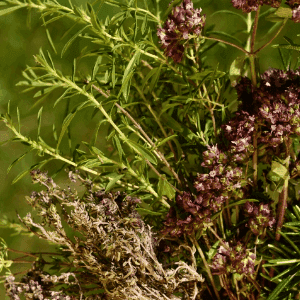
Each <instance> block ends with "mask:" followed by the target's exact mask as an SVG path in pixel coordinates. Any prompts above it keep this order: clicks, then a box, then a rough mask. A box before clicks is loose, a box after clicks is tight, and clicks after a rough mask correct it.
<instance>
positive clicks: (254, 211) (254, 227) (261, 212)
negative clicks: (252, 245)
mask: <svg viewBox="0 0 300 300" xmlns="http://www.w3.org/2000/svg"><path fill="white" fill-rule="evenodd" d="M244 208H245V213H246V216H247V217H249V221H248V224H247V225H246V226H247V227H249V228H250V230H251V231H252V232H253V233H254V234H255V235H263V234H264V231H265V229H266V228H267V227H270V228H272V227H273V225H274V224H275V223H276V220H275V218H274V217H273V216H272V211H271V209H270V206H269V204H264V203H259V205H255V204H254V203H252V202H249V201H247V202H246V203H245V207H244Z"/></svg>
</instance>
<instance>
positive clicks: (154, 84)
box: [149, 64, 163, 93]
mask: <svg viewBox="0 0 300 300" xmlns="http://www.w3.org/2000/svg"><path fill="white" fill-rule="evenodd" d="M162 66H163V64H160V66H159V67H158V69H157V72H155V73H154V76H152V80H151V83H150V85H149V93H151V92H152V91H153V89H154V88H155V87H156V85H157V83H158V79H159V76H160V72H161V69H162Z"/></svg>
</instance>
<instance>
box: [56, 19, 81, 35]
mask: <svg viewBox="0 0 300 300" xmlns="http://www.w3.org/2000/svg"><path fill="white" fill-rule="evenodd" d="M79 21H80V18H77V20H76V22H74V24H73V25H72V26H71V27H70V28H69V29H68V30H67V31H66V32H65V33H64V34H63V36H62V37H61V38H60V40H63V39H64V37H65V36H67V35H68V34H69V33H70V32H71V30H72V29H73V28H74V27H75V26H76V25H77V23H79Z"/></svg>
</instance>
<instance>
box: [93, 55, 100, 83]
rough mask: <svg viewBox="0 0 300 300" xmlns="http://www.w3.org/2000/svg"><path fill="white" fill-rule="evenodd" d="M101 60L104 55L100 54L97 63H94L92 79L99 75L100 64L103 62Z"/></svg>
mask: <svg viewBox="0 0 300 300" xmlns="http://www.w3.org/2000/svg"><path fill="white" fill-rule="evenodd" d="M101 61H102V56H98V57H97V60H96V62H95V65H94V68H93V72H92V80H94V79H95V76H96V75H97V72H98V70H99V66H100V64H101Z"/></svg>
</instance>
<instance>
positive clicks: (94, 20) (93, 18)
mask: <svg viewBox="0 0 300 300" xmlns="http://www.w3.org/2000/svg"><path fill="white" fill-rule="evenodd" d="M87 6H88V9H89V11H90V14H91V22H92V25H93V27H94V28H95V29H96V30H98V31H100V32H101V27H100V25H99V20H98V18H97V16H96V14H95V11H94V9H93V7H92V5H91V4H90V3H88V2H87Z"/></svg>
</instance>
